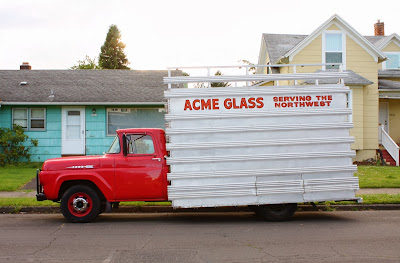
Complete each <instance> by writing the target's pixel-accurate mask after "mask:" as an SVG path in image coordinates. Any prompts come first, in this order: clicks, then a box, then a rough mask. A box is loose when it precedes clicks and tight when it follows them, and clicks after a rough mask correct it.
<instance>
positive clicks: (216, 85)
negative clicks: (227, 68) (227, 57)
mask: <svg viewBox="0 0 400 263" xmlns="http://www.w3.org/2000/svg"><path fill="white" fill-rule="evenodd" d="M215 76H222V73H221V71H219V70H218V71H217V72H215ZM230 85H231V84H229V83H228V82H212V83H211V87H212V88H219V87H229V86H230Z"/></svg>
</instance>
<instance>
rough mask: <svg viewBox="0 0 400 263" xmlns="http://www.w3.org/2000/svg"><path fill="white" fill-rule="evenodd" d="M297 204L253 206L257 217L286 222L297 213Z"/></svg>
mask: <svg viewBox="0 0 400 263" xmlns="http://www.w3.org/2000/svg"><path fill="white" fill-rule="evenodd" d="M296 209H297V204H272V205H259V206H253V210H254V212H256V215H258V216H260V217H262V218H264V219H265V220H267V221H285V220H288V219H290V218H291V217H292V216H293V215H294V213H295V212H296Z"/></svg>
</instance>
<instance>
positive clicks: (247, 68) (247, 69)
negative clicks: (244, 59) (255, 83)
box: [245, 65, 250, 87]
mask: <svg viewBox="0 0 400 263" xmlns="http://www.w3.org/2000/svg"><path fill="white" fill-rule="evenodd" d="M245 69H246V76H248V75H249V66H247V65H246V67H245ZM248 86H250V82H248V81H246V87H248Z"/></svg>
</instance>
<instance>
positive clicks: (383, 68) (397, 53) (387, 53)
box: [382, 52, 400, 70]
mask: <svg viewBox="0 0 400 263" xmlns="http://www.w3.org/2000/svg"><path fill="white" fill-rule="evenodd" d="M383 53H384V54H385V55H392V54H394V55H398V56H400V52H383ZM382 70H396V69H395V68H387V67H386V60H385V61H383V63H382ZM397 70H399V69H398V68H397Z"/></svg>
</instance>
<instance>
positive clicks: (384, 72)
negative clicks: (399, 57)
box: [378, 69, 400, 78]
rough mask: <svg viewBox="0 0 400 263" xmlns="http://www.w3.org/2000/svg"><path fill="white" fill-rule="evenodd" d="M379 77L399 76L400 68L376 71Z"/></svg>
mask: <svg viewBox="0 0 400 263" xmlns="http://www.w3.org/2000/svg"><path fill="white" fill-rule="evenodd" d="M378 77H379V78H400V70H398V69H386V70H379V71H378Z"/></svg>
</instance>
